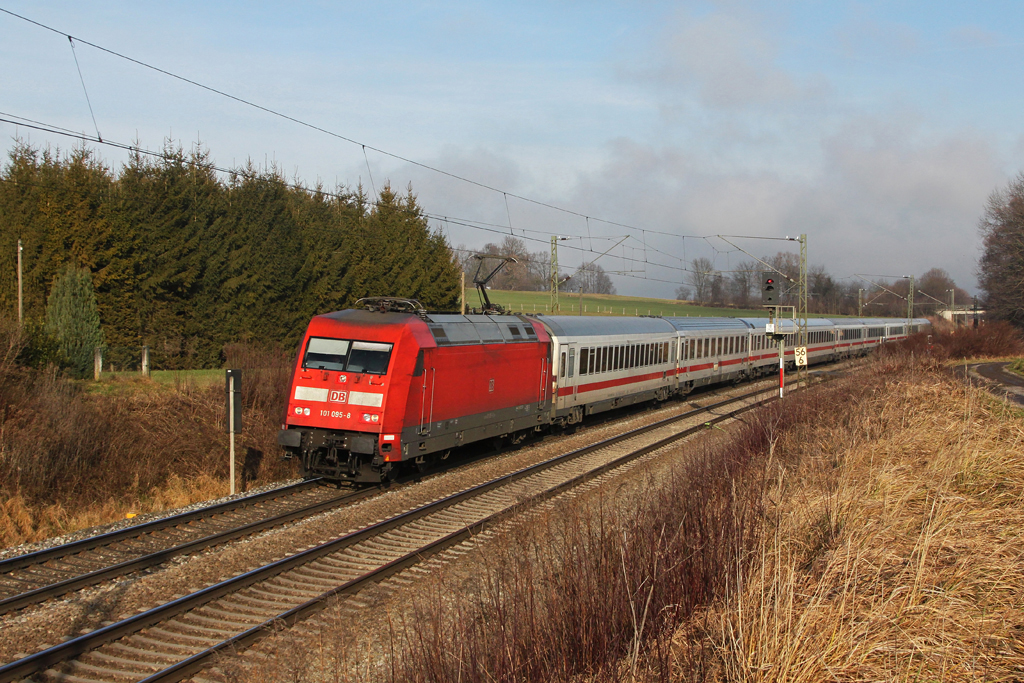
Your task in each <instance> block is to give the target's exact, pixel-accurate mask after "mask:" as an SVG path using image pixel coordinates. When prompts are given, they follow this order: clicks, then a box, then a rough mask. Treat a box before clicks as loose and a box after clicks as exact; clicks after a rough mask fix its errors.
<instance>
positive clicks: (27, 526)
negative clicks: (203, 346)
mask: <svg viewBox="0 0 1024 683" xmlns="http://www.w3.org/2000/svg"><path fill="white" fill-rule="evenodd" d="M3 322H4V321H0V323H3ZM23 343H24V342H23V340H22V339H21V337H20V334H19V332H18V329H17V326H16V325H12V324H10V323H9V322H7V324H0V546H8V545H13V544H17V543H23V542H26V541H34V540H38V539H42V538H46V537H49V536H52V535H55V534H60V533H64V532H68V531H73V530H75V529H80V528H83V527H88V526H93V525H96V524H101V523H104V522H110V521H113V520H116V519H121V518H123V517H124V515H125V513H127V512H135V513H143V512H149V511H156V510H164V509H168V508H174V507H179V506H182V505H187V504H190V503H193V502H196V501H199V500H207V499H210V498H214V497H217V496H221V495H225V494H226V493H227V492H228V479H227V468H228V463H227V437H226V436H225V434H224V430H223V420H224V394H223V389H222V388H221V387H220V386H214V387H197V386H195V385H193V384H190V383H187V382H186V383H179V384H178V385H177V386H175V387H171V388H165V387H159V386H157V385H155V384H153V383H151V382H148V381H145V380H133V381H130V382H128V381H126V382H122V383H121V386H120V387H117V390H112V391H106V392H103V393H89V392H86V391H85V390H84V387H85V384H84V383H82V382H76V381H73V380H70V379H68V378H67V377H65V376H63V375H62V374H60V373H59V372H57V371H56V370H53V369H50V370H46V371H34V370H31V369H28V368H24V367H20V366H18V365H17V364H16V363H15V362H14V359H15V357H16V356H17V351H18V350H19V348H20V346H21V345H22V344H23ZM225 351H226V354H227V356H228V363H229V365H230V366H232V367H238V368H241V369H242V371H243V380H244V382H245V384H244V389H245V392H244V393H243V400H244V401H245V410H246V413H245V422H244V426H245V431H244V433H243V434H242V435H241V438H240V439H239V442H238V444H239V456H238V457H239V462H238V466H239V470H243V469H246V468H243V467H242V466H243V460H244V459H245V457H246V455H247V449H249V448H251V449H256V450H257V451H260V452H261V453H262V454H263V455H264V457H263V458H262V460H261V461H260V458H259V456H257V455H255V454H254V455H251V456H250V457H249V467H248V469H247V471H246V477H247V482H246V483H250V482H259V481H266V480H273V479H276V478H280V477H281V476H283V475H286V474H287V472H288V470H287V469H286V468H284V467H283V466H282V465H281V464H280V461H279V459H278V458H277V455H278V453H277V445H276V430H277V428H278V426H279V425H280V420H281V416H282V415H283V414H284V402H285V400H286V397H287V384H288V375H289V372H290V361H291V359H290V358H288V357H287V356H286V355H285V354H282V353H280V352H266V351H258V350H255V349H253V348H251V347H248V346H244V345H236V346H231V347H228V348H226V349H225ZM257 461H259V462H257Z"/></svg>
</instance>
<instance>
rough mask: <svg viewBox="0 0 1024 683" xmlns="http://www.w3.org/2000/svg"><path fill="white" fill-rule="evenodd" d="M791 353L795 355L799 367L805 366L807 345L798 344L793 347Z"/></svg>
mask: <svg viewBox="0 0 1024 683" xmlns="http://www.w3.org/2000/svg"><path fill="white" fill-rule="evenodd" d="M793 355H794V356H795V357H796V364H797V366H799V367H807V347H806V346H798V347H796V348H795V349H793Z"/></svg>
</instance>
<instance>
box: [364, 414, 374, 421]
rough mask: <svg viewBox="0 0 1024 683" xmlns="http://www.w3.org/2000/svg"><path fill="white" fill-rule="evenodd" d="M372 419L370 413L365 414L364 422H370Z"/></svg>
mask: <svg viewBox="0 0 1024 683" xmlns="http://www.w3.org/2000/svg"><path fill="white" fill-rule="evenodd" d="M371 417H372V416H371V415H370V414H369V413H363V422H369V421H370V419H371Z"/></svg>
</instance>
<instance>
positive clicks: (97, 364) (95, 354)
mask: <svg viewBox="0 0 1024 683" xmlns="http://www.w3.org/2000/svg"><path fill="white" fill-rule="evenodd" d="M101 372H103V349H101V348H100V347H98V346H97V347H96V348H94V349H93V350H92V378H93V379H94V380H96V381H97V382H99V381H100V373H101Z"/></svg>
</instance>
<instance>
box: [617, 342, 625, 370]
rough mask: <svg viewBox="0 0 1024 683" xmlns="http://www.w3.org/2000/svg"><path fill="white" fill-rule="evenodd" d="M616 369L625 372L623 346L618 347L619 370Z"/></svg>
mask: <svg viewBox="0 0 1024 683" xmlns="http://www.w3.org/2000/svg"><path fill="white" fill-rule="evenodd" d="M618 369H619V370H625V369H626V347H625V346H620V347H619V368H618Z"/></svg>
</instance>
